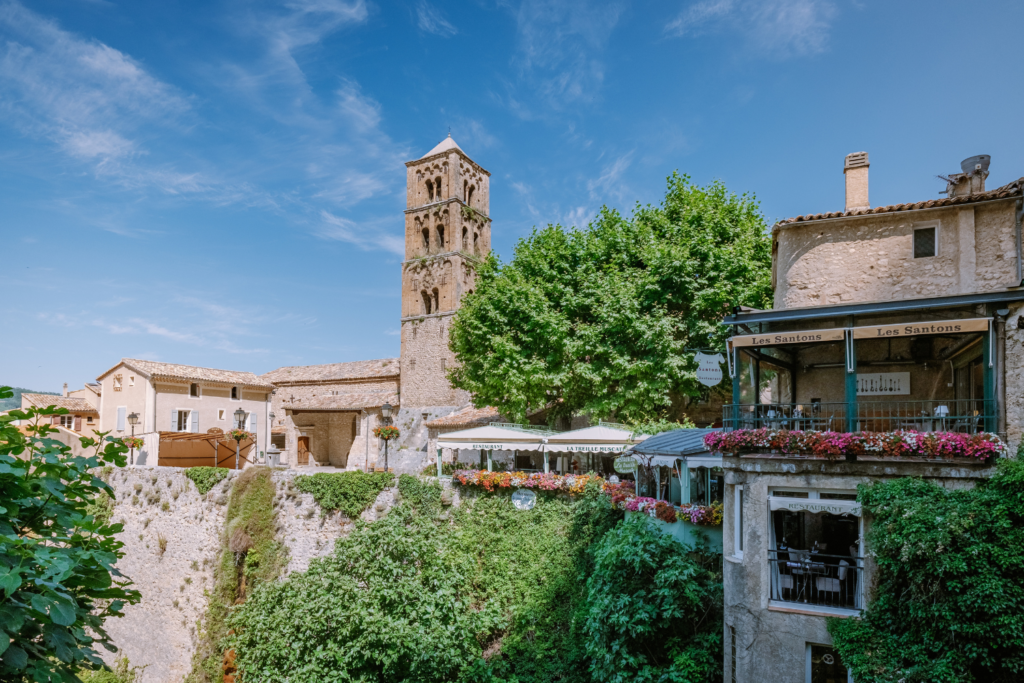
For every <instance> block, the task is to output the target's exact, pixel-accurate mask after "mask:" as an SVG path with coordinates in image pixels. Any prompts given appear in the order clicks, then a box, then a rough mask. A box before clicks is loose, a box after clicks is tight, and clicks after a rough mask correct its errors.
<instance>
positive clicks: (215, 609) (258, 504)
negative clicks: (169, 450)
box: [186, 466, 288, 683]
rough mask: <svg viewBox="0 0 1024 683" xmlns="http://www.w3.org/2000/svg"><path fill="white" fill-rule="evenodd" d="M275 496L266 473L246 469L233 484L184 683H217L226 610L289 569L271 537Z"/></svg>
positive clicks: (280, 545)
mask: <svg viewBox="0 0 1024 683" xmlns="http://www.w3.org/2000/svg"><path fill="white" fill-rule="evenodd" d="M225 471H226V470H225ZM275 493H276V491H275V487H274V482H273V479H272V471H271V470H270V468H267V467H257V466H253V467H249V468H247V469H246V470H244V471H243V472H242V473H241V474H240V475H239V476H238V477H237V478H236V479H235V480H234V482H233V483H232V487H231V496H230V498H229V500H228V510H227V515H226V518H225V527H224V534H223V536H222V549H221V554H220V561H219V563H218V565H217V568H216V570H215V576H214V587H213V592H212V594H210V595H209V606H208V607H207V612H206V617H205V619H204V621H203V624H202V629H201V631H200V636H201V637H200V641H199V644H198V645H197V647H196V652H195V655H194V656H193V659H192V672H191V674H190V675H189V676H188V678H187V679H186V681H188V683H213V682H214V681H219V680H220V672H221V662H222V656H223V647H222V645H223V642H224V639H225V637H226V636H227V632H228V626H227V619H228V613H229V611H230V608H231V607H232V606H233V605H235V604H236V603H237V602H239V601H243V600H245V599H246V597H247V596H248V594H249V593H251V592H252V591H253V590H254V589H255V588H257V587H259V586H261V585H266V584H269V583H271V582H272V581H273V580H274V579H276V578H277V577H278V575H280V573H281V572H282V570H283V569H284V567H285V566H286V565H287V562H288V552H287V548H286V547H285V546H284V544H283V543H281V542H280V541H278V540H277V538H276V533H275V527H276V513H275V510H274V496H275Z"/></svg>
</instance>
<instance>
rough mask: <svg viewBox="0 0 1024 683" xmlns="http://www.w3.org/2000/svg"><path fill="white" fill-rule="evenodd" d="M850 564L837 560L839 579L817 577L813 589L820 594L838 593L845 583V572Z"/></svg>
mask: <svg viewBox="0 0 1024 683" xmlns="http://www.w3.org/2000/svg"><path fill="white" fill-rule="evenodd" d="M849 566H850V563H849V562H847V561H846V560H839V578H837V579H836V578H832V577H831V576H819V577H818V578H817V579H816V580H815V582H814V584H815V588H817V589H818V591H819V592H822V593H838V592H840V591H841V590H842V588H843V584H844V583H845V582H846V572H847V569H848V568H849Z"/></svg>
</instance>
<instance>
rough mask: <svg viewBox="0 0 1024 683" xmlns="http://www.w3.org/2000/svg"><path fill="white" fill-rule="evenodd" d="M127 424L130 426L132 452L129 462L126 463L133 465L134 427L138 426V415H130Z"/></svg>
mask: <svg viewBox="0 0 1024 683" xmlns="http://www.w3.org/2000/svg"><path fill="white" fill-rule="evenodd" d="M128 424H130V425H131V426H132V451H131V460H129V461H128V464H129V465H134V464H135V425H137V424H139V414H138V413H132V414H131V415H129V416H128Z"/></svg>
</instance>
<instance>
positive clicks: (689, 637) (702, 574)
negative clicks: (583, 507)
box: [583, 515, 723, 683]
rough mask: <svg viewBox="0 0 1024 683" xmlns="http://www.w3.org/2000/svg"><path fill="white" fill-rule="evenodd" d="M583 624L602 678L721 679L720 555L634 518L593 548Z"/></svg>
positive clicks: (611, 682) (694, 682) (633, 681)
mask: <svg viewBox="0 0 1024 683" xmlns="http://www.w3.org/2000/svg"><path fill="white" fill-rule="evenodd" d="M587 593H588V594H587V602H586V608H585V612H584V613H585V619H586V623H585V627H584V629H583V631H584V633H583V635H584V638H585V644H586V651H587V655H588V656H589V658H590V660H591V665H590V671H591V674H592V675H593V680H594V681H595V682H596V683H627V682H628V683H641V682H644V683H646V682H650V683H654V682H655V681H687V682H689V683H698V682H703V681H708V682H710V681H721V677H722V656H723V653H722V628H723V626H722V609H723V608H722V600H723V594H722V558H721V556H720V555H712V554H710V553H709V552H708V550H707V548H706V547H698V548H696V549H693V548H690V547H688V546H684V545H682V544H680V543H679V542H678V541H676V540H675V539H673V538H672V537H671V536H668V535H667V534H664V533H662V532H661V531H659V530H658V529H657V527H655V525H654V524H653V523H652V522H651V521H650V519H649V518H647V517H646V516H641V515H635V516H634V517H632V518H631V519H629V520H627V521H625V522H623V523H622V524H620V525H618V526H617V527H616V528H615V529H613V530H612V531H611V532H609V533H608V534H606V535H605V536H604V537H603V539H602V540H601V541H600V542H599V543H598V544H597V546H596V547H595V549H594V571H593V574H592V575H591V577H590V579H589V580H588V582H587Z"/></svg>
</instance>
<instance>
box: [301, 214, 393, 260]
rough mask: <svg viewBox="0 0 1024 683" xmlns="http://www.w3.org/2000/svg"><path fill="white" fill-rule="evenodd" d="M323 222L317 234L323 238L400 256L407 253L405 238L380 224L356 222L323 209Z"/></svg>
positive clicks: (321, 216)
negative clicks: (383, 228) (391, 232)
mask: <svg viewBox="0 0 1024 683" xmlns="http://www.w3.org/2000/svg"><path fill="white" fill-rule="evenodd" d="M320 218H321V219H322V223H321V225H320V227H319V229H318V230H317V231H316V234H317V235H318V236H320V237H321V238H323V239H327V240H334V241H337V242H347V243H349V244H353V245H355V246H357V247H359V248H360V249H367V250H369V249H383V250H384V251H390V252H391V253H393V254H398V255H399V256H404V255H405V240H404V239H403V238H402V237H401V236H399V235H393V234H390V233H386V232H384V231H383V230H382V229H381V228H380V227H379V226H374V225H371V224H367V223H361V224H360V223H356V222H355V221H351V220H349V219H347V218H342V217H341V216H336V215H334V214H332V213H330V212H329V211H321V212H320Z"/></svg>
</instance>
